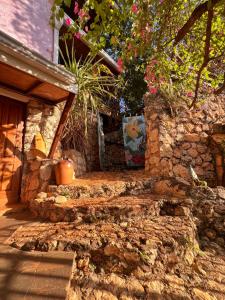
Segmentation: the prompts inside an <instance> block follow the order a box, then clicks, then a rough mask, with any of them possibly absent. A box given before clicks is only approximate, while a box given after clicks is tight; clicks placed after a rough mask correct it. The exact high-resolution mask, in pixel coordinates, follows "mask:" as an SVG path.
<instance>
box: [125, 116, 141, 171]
mask: <svg viewBox="0 0 225 300" xmlns="http://www.w3.org/2000/svg"><path fill="white" fill-rule="evenodd" d="M123 137H124V148H125V157H126V163H127V165H128V166H129V167H143V166H144V164H145V147H146V129H145V119H144V116H143V115H142V116H134V117H124V118H123Z"/></svg>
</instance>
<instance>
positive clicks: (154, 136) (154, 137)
mask: <svg viewBox="0 0 225 300" xmlns="http://www.w3.org/2000/svg"><path fill="white" fill-rule="evenodd" d="M158 139H159V130H158V128H154V129H153V130H151V134H150V135H149V141H150V142H156V141H158Z"/></svg>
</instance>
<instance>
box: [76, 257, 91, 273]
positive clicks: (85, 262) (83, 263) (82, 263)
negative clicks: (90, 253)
mask: <svg viewBox="0 0 225 300" xmlns="http://www.w3.org/2000/svg"><path fill="white" fill-rule="evenodd" d="M89 262H90V258H89V257H85V258H81V259H79V260H78V262H77V268H78V269H80V270H82V269H87V268H88V266H89Z"/></svg>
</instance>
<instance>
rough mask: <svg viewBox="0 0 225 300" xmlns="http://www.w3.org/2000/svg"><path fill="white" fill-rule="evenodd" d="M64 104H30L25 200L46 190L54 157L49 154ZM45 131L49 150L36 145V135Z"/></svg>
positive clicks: (33, 102)
mask: <svg viewBox="0 0 225 300" xmlns="http://www.w3.org/2000/svg"><path fill="white" fill-rule="evenodd" d="M62 110H63V106H62V104H60V105H47V104H44V103H41V102H38V101H30V102H29V103H28V104H27V116H26V128H25V134H24V162H23V175H22V186H21V201H22V202H26V201H29V200H31V199H33V198H34V197H35V196H36V194H37V193H38V192H39V191H43V190H45V189H46V187H47V185H48V183H49V180H50V179H51V176H52V167H53V164H54V161H53V160H48V159H47V158H46V157H47V155H48V153H49V150H50V147H51V144H52V141H53V138H54V135H55V131H56V129H57V126H58V123H59V120H60V116H61V112H62ZM38 133H41V134H42V136H43V139H44V142H45V146H46V153H45V154H44V153H40V151H37V149H35V147H34V138H35V136H36V135H37V134H38Z"/></svg>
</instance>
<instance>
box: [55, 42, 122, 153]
mask: <svg viewBox="0 0 225 300" xmlns="http://www.w3.org/2000/svg"><path fill="white" fill-rule="evenodd" d="M60 55H61V57H62V60H63V62H64V65H65V68H66V69H67V70H69V71H70V72H71V73H72V74H74V78H75V80H76V83H77V86H78V93H77V98H76V103H75V104H74V107H73V108H72V110H71V113H70V116H69V118H68V121H67V124H66V126H65V130H64V136H63V138H64V141H65V143H67V144H70V145H71V144H72V145H73V147H74V148H75V149H77V150H80V151H81V150H83V149H82V148H83V147H84V141H85V139H86V136H87V130H88V119H89V115H91V116H93V114H96V113H97V112H98V111H99V110H100V109H104V99H106V98H108V99H109V98H110V99H112V100H113V99H116V91H117V90H118V87H119V85H120V80H119V79H117V78H115V76H114V75H113V74H112V72H111V71H110V70H109V68H107V67H106V66H105V65H103V64H102V63H101V59H100V60H97V59H96V57H95V56H94V55H91V54H90V55H88V56H87V57H86V58H85V60H83V61H82V60H81V59H79V60H76V57H75V51H74V41H72V45H71V49H69V48H68V44H67V41H66V40H65V54H64V53H63V51H62V49H60Z"/></svg>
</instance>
